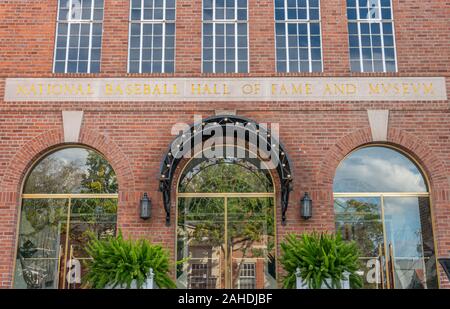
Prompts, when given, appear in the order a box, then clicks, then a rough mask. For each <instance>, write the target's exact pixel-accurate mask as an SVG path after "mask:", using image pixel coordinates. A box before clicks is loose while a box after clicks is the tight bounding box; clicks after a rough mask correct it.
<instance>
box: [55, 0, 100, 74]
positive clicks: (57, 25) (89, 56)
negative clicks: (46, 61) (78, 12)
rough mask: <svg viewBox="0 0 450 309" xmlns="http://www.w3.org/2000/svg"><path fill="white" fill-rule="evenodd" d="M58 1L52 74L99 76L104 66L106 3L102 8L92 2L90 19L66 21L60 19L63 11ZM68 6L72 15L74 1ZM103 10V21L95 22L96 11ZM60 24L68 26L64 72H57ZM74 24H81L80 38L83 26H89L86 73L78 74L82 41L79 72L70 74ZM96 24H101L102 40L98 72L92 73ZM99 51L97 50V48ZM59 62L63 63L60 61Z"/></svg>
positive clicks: (69, 1)
mask: <svg viewBox="0 0 450 309" xmlns="http://www.w3.org/2000/svg"><path fill="white" fill-rule="evenodd" d="M57 1H58V5H57V11H56V26H55V36H54V48H53V64H52V73H53V74H98V73H100V72H101V65H102V56H103V53H102V50H103V22H104V19H105V1H104V0H103V1H102V5H101V7H96V6H95V4H97V1H98V0H92V2H91V16H90V19H83V18H80V19H76V20H75V19H74V20H71V19H65V20H62V19H60V10H61V0H57ZM82 1H83V0H80V4H81V7H83V6H82V4H83V2H82ZM67 2H68V4H69V9H68V12H67V14H70V12H71V11H72V5H71V4H73V0H67ZM99 8H101V9H102V19H101V20H95V19H94V10H95V9H99ZM60 24H66V25H67V42H66V44H65V49H66V51H65V57H64V72H56V71H55V69H56V62H57V60H56V53H57V49H58V31H59V26H60ZM72 24H80V30H79V32H78V37H80V33H81V25H82V24H89V47H88V60H87V70H86V72H78V63H79V61H80V60H79V54H80V41H81V40H80V39H79V41H78V47H77V50H78V54H77V60H76V62H77V72H68V71H67V69H68V63H69V44H70V28H71V25H72ZM95 24H100V25H101V39H100V47H99V48H98V49H99V53H100V55H99V59H98V60H95V62H98V72H92V71H91V62H92V49H93V48H92V38H93V28H94V27H93V26H94V25H95ZM96 49H97V48H96ZM58 62H63V61H60V60H58Z"/></svg>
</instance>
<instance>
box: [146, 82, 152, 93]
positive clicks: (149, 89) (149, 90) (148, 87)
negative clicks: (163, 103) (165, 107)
mask: <svg viewBox="0 0 450 309" xmlns="http://www.w3.org/2000/svg"><path fill="white" fill-rule="evenodd" d="M151 93H152V89H151V88H150V85H149V84H144V94H145V95H149V94H151Z"/></svg>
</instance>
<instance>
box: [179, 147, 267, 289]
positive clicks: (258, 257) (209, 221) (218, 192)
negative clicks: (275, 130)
mask: <svg viewBox="0 0 450 309" xmlns="http://www.w3.org/2000/svg"><path fill="white" fill-rule="evenodd" d="M232 153H234V152H232ZM177 196H178V197H177V259H178V260H179V261H181V260H183V261H184V263H182V264H179V265H178V267H177V285H178V287H180V288H241V289H246V288H247V289H248V288H252V289H254V288H274V287H276V279H275V277H276V276H275V264H276V263H275V207H274V203H275V192H274V185H273V181H272V177H271V175H270V173H269V170H267V169H264V168H262V161H260V160H259V159H258V158H249V157H245V158H236V157H223V158H213V159H208V158H205V157H201V158H194V159H192V160H191V161H189V162H188V163H187V165H186V166H185V168H184V169H183V172H182V173H181V177H180V180H179V184H178V193H177Z"/></svg>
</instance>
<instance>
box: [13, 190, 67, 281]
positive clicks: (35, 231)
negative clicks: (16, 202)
mask: <svg viewBox="0 0 450 309" xmlns="http://www.w3.org/2000/svg"><path fill="white" fill-rule="evenodd" d="M68 204H69V200H68V199H48V198H39V199H27V200H24V201H23V204H22V211H21V214H20V216H21V218H20V226H19V231H20V232H19V244H18V248H17V259H16V269H15V279H14V283H15V284H14V287H15V288H22V289H52V288H58V286H59V282H60V276H59V274H60V272H59V269H60V267H61V265H60V264H61V255H62V253H63V247H64V239H65V231H66V223H67V209H68Z"/></svg>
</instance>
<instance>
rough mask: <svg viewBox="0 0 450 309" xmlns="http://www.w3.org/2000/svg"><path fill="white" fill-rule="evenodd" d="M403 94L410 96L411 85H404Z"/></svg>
mask: <svg viewBox="0 0 450 309" xmlns="http://www.w3.org/2000/svg"><path fill="white" fill-rule="evenodd" d="M402 89H403V94H409V85H408V84H406V83H403V84H402Z"/></svg>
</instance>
